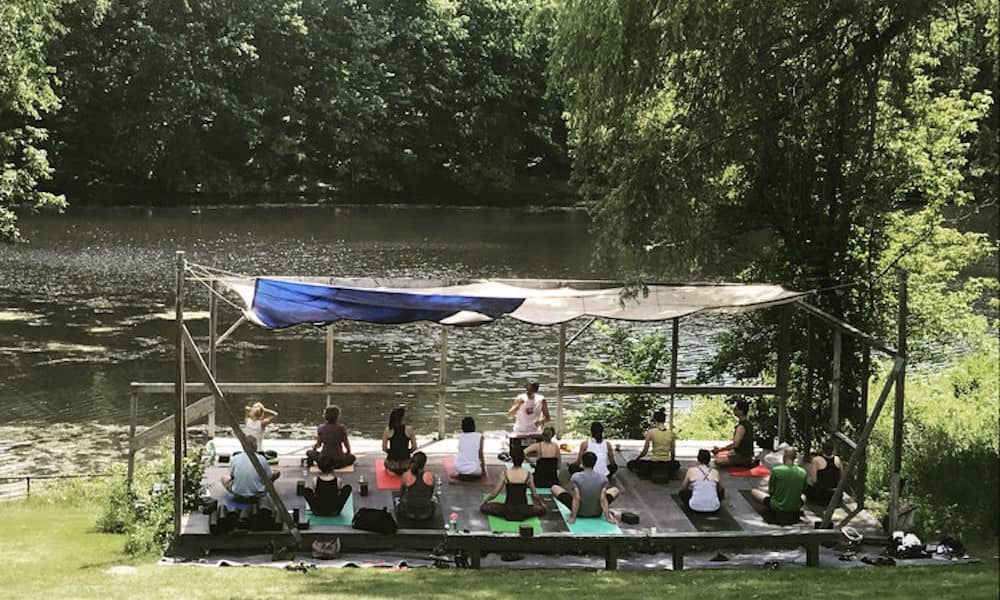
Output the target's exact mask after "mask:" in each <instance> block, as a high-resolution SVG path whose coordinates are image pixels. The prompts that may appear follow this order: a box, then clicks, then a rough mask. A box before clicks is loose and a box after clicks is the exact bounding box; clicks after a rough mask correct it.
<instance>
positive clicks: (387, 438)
mask: <svg viewBox="0 0 1000 600" xmlns="http://www.w3.org/2000/svg"><path fill="white" fill-rule="evenodd" d="M405 417H406V409H405V408H404V407H402V406H400V407H397V408H394V409H392V412H391V413H389V424H388V425H387V426H386V428H385V431H384V432H383V433H382V451H383V452H385V469H386V470H387V471H391V472H392V473H395V474H396V475H402V474H403V473H405V472H406V470H407V469H409V468H410V455H411V454H413V451H414V450H416V449H417V436H416V433H415V432H414V431H413V428H412V427H410V426H409V425H407V424H406V423H405V422H404V419H405Z"/></svg>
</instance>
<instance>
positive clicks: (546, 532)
mask: <svg viewBox="0 0 1000 600" xmlns="http://www.w3.org/2000/svg"><path fill="white" fill-rule="evenodd" d="M213 442H214V444H215V447H216V449H217V452H218V454H219V455H220V456H227V455H228V453H229V452H231V451H232V450H233V449H236V448H238V444H237V443H236V441H235V440H234V439H231V438H229V439H226V438H223V439H216V440H214V441H213ZM570 443H571V445H572V446H573V447H574V448H575V447H577V444H575V443H573V442H570ZM612 443H613V444H616V446H617V447H618V450H617V451H616V460H617V462H618V464H619V465H620V466H621V470H619V472H618V475H617V476H616V481H615V485H617V486H618V487H619V488H620V489H621V494H620V496H619V497H618V499H617V500H616V502H615V503H614V504H613V505H612V509H613V510H614V511H615V512H616V514H618V513H620V511H623V510H627V511H631V512H634V513H637V514H639V516H640V522H639V524H638V525H628V524H625V523H621V524H620V528H621V531H622V533H621V534H620V535H575V534H571V533H569V531H568V529H567V527H566V524H565V522H564V521H563V518H562V516H561V515H560V513H559V511H558V510H556V508H555V506H554V504H553V502H554V501H553V500H552V499H551V497H547V498H544V502H545V503H546V506H548V507H549V508H550V510H549V511H548V513H547V514H546V516H545V517H543V518H542V519H541V521H542V531H543V532H542V534H541V535H536V536H535V537H531V538H522V537H520V536H518V535H516V534H493V533H491V532H490V528H489V524H488V521H487V518H486V517H485V516H484V515H482V514H481V513H480V512H479V504H480V502H481V500H482V496H483V494H484V493H486V492H487V491H489V489H490V487H489V486H487V485H485V484H475V483H457V482H456V483H453V482H449V481H448V480H447V478H444V479H445V482H444V484H443V486H442V496H441V510H442V513H443V515H448V514H450V513H452V512H454V513H457V514H458V529H459V533H458V534H447V533H446V532H445V531H444V528H443V527H441V526H440V524H439V525H438V526H434V527H431V528H428V529H400V531H399V532H398V533H397V534H396V535H392V536H386V535H378V534H372V533H367V532H362V531H356V530H353V529H351V528H349V527H333V526H316V525H313V526H312V527H311V528H309V529H308V530H303V531H302V534H303V540H304V546H305V547H308V545H309V544H310V543H311V542H312V541H313V540H317V539H321V540H328V539H330V538H332V537H340V539H341V544H342V548H343V551H344V552H350V551H352V550H365V551H370V550H404V549H405V550H421V551H431V550H433V549H438V550H444V551H449V550H450V551H454V550H463V551H465V552H466V553H467V554H468V555H469V557H470V560H471V562H472V564H473V566H478V563H479V557H480V556H481V554H482V553H483V552H499V551H519V552H533V553H554V554H560V553H562V554H565V553H570V552H577V553H579V552H583V553H588V554H598V555H603V556H605V559H606V564H607V566H608V568H609V569H613V568H615V565H616V562H617V557H618V556H619V555H620V554H623V553H626V552H654V551H657V552H658V551H669V552H672V553H673V554H674V568H681V567H682V566H683V555H684V553H685V552H687V551H690V550H691V549H692V548H693V547H697V548H699V549H714V548H720V549H721V548H764V549H778V548H787V547H805V548H806V550H807V559H808V560H807V562H810V563H812V562H813V559H814V558H815V556H817V551H818V545H819V544H820V543H823V542H827V541H835V540H837V539H839V537H840V533H839V532H838V531H831V530H817V529H815V528H814V523H815V522H818V521H819V520H820V516H819V515H817V514H816V513H815V512H813V511H811V510H809V509H808V508H807V509H805V511H804V512H805V514H806V518H805V519H803V521H802V522H801V524H799V525H797V526H796V525H793V526H784V527H782V526H776V525H771V524H768V523H766V522H765V521H764V519H763V518H762V517H761V515H760V514H759V513H758V512H757V510H756V509H755V508H754V507H753V506H752V505H751V503H750V501H749V500H748V499H747V498H746V496H745V493H742V492H741V491H742V490H749V489H751V488H753V487H756V486H758V485H761V483H762V480H760V479H757V478H745V477H731V476H730V475H729V474H728V473H725V471H724V470H723V471H722V484H723V486H725V488H726V499H725V500H724V501H723V509H724V510H725V511H726V512H727V513H728V514H729V515H730V516H731V517H732V518H731V519H727V520H726V522H727V523H728V528H727V529H726V530H719V529H720V527H719V525H718V523H716V524H715V525H713V526H711V527H708V528H706V527H705V524H704V523H696V522H693V521H692V520H691V519H689V518H688V516H687V515H686V514H685V513H684V511H683V510H682V509H681V506H680V504H679V503H678V502H677V501H675V500H674V498H672V496H673V495H676V494H677V492H678V491H679V489H680V482H679V481H673V482H671V483H669V484H655V483H652V482H650V481H645V480H640V479H638V478H637V477H635V476H634V475H633V474H632V473H629V472H628V471H627V469H625V468H624V465H625V463H626V462H627V460H628V459H630V458H633V457H634V456H635V455H636V454H638V450H639V448H640V447H641V443H639V442H635V441H622V442H618V443H616V442H614V441H613V442H612ZM713 443H715V442H710V441H700V442H699V441H688V442H678V447H677V457H678V460H680V461H681V462H682V464H683V465H684V466H689V465H693V464H694V462H695V461H694V457H695V455H696V454H697V451H698V449H699V448H703V447H711V446H712V445H713ZM309 446H311V444H310V442H309V441H308V440H267V441H266V442H265V448H267V449H273V450H276V451H277V452H278V453H279V464H278V465H277V466H275V467H272V468H273V469H277V470H280V471H281V473H282V475H281V477H280V478H279V479H278V480H277V482H276V487H277V490H278V492H279V493H280V494H281V496H282V499H283V501H284V502H285V504H286V506H287V507H288V509H289V510H293V509H295V508H299V509H300V512H301V513H303V514H304V513H305V500H304V498H302V497H299V496H296V495H295V488H296V484H297V482H298V481H301V480H302V479H303V469H302V467H301V464H300V463H301V459H302V457H303V456H304V453H305V449H306V448H307V447H309ZM352 446H353V448H352V449H353V451H354V453H355V455H356V456H357V457H358V461H357V463H356V465H355V468H354V471H353V472H352V473H340V474H338V476H339V478H340V479H341V481H342V483H348V484H351V486H352V487H353V488H354V496H353V500H354V508H355V510H357V509H358V508H361V507H373V508H382V507H389V508H391V507H392V491H390V490H380V489H378V487H377V485H376V478H375V460H376V459H379V458H381V457H382V452H381V448H380V445H379V443H378V442H376V441H365V440H357V441H353V440H352ZM505 446H506V441H505V439H504V438H503V437H501V436H490V437H488V438H487V445H486V450H485V453H486V460H487V468H488V469H489V471H490V474H491V477H492V481H497V477H498V476H499V474H500V472H501V470H502V469H503V466H502V465H501V464H500V463H499V461H498V460H497V458H496V455H497V453H498V452H500V451H502V450H503V449H505ZM421 450H422V451H423V452H425V453H426V454H427V456H428V467H429V469H430V470H432V471H433V472H434V473H435V474H437V475H439V476H441V477H443V475H444V469H443V467H442V460H443V459H444V458H445V457H447V456H452V455H453V454H454V452H455V440H443V441H439V442H433V443H430V444H428V445H425V446H423V447H422V448H421ZM574 456H575V454H574V455H568V454H567V455H564V459H563V463H564V464H563V467H562V468H563V472H562V477H561V479H562V480H563V481H568V474H567V473H566V467H565V463H566V462H568V461H569V460H572V459H573V458H574ZM225 472H226V467H225V465H224V464H223V465H216V466H213V467H211V468H209V469H208V471H207V472H206V476H205V480H206V484H207V487H208V489H209V492H210V493H211V494H212V496H213V497H216V498H217V499H220V500H224V499H225V497H226V492H225V490H224V489H223V487H222V485H221V483H220V482H219V480H220V478H221V477H222V475H223V474H224V473H225ZM361 476H364V477H365V479H366V480H367V481H368V482H369V495H368V496H361V495H360V494H359V493H358V479H359V477H361ZM851 525H852V526H854V527H855V528H857V529H859V530H860V531H861V532H862V533H864V534H865V535H866V537H869V536H880V535H882V534H881V531H880V530H879V528H878V524H877V523H876V522H875V520H874V519H873V518H872V517H871V515H869V514H868V513H866V512H865V511H861V512H860V513H859V514H858V516H856V517H854V519H853V520H852V521H851ZM699 527H701V528H700V529H699ZM272 543H274V544H275V545H277V546H289V545H290V544H291V543H292V538H291V537H290V536H289V534H288V533H287V532H249V533H242V534H236V533H232V534H221V535H213V534H211V533H210V531H209V519H208V517H206V516H204V515H199V514H193V515H187V516H186V517H185V518H184V520H183V522H182V532H181V535H180V538H179V539H178V540H176V542H175V544H174V546H173V551H174V553H175V554H177V555H183V556H204V555H205V554H207V553H210V552H227V551H228V552H231V551H244V550H263V549H266V548H270V547H271V544H272Z"/></svg>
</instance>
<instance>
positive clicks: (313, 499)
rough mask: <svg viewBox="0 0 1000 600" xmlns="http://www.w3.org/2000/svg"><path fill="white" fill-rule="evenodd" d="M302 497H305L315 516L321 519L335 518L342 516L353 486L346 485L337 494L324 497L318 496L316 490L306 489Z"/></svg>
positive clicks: (324, 495)
mask: <svg viewBox="0 0 1000 600" xmlns="http://www.w3.org/2000/svg"><path fill="white" fill-rule="evenodd" d="M302 495H303V496H305V498H306V502H308V503H309V508H310V509H311V510H312V512H313V514H314V515H316V516H319V517H335V516H337V515H339V514H340V511H342V510H344V505H345V504H347V499H348V498H350V497H351V486H349V485H345V486H344V487H342V488H340V489H339V490H337V493H336V494H323V496H322V497H320V496H318V495H317V494H316V491H315V490H314V489H312V488H305V489H304V490H302Z"/></svg>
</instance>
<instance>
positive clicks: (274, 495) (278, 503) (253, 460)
mask: <svg viewBox="0 0 1000 600" xmlns="http://www.w3.org/2000/svg"><path fill="white" fill-rule="evenodd" d="M181 333H182V335H183V339H184V343H185V344H186V345H187V347H188V349H189V350H191V358H192V359H193V360H194V363H195V367H197V370H198V374H199V375H201V379H202V381H204V382H205V385H207V386H208V387H209V388H210V389H211V390H212V395H213V396H215V402H216V406H221V407H222V415H223V416H224V417H225V419H226V421H227V422H228V423H229V427H230V429H232V431H233V435H234V436H236V439H237V440H239V441H240V447H242V448H243V452H245V453H246V454H247V456H248V457H249V458H250V464H251V465H253V468H254V471H256V472H257V477H259V478H260V481H261V483H263V484H264V488H265V489H266V490H267V495H268V496H270V497H271V502H273V503H274V510H275V511H276V512H277V513H278V517H279V518H281V520H282V522H283V523H284V524H285V526H286V527H288V532H289V533H291V534H292V537H293V538H294V539H295V542H296V544H300V543H302V534H301V533H300V532H299V525H298V523H296V522H295V520H294V519H292V515H291V514H289V512H288V509H287V508H286V507H285V503H284V501H283V500H282V499H281V495H280V494H278V490H277V489H275V487H274V482H273V481H271V478H270V477H268V476H267V471H265V470H264V466H263V465H262V464H261V462H260V456H261V455H260V454H258V453H257V452H256V449H255V448H253V447H251V446H250V442H249V441H248V440H247V436H246V434H244V433H243V427H241V424H240V420H239V418H238V417H237V413H235V412H234V411H233V408H232V406H230V404H229V400H227V399H226V397H225V396H224V395H223V394H222V390H220V389H219V384H218V383H216V381H215V378H213V377H212V373H211V372H210V371H209V370H208V365H207V364H205V359H203V358H202V356H201V353H200V352H198V347H197V346H196V345H195V343H194V338H192V337H191V333H190V332H189V331H188V330H187V327H183V326H182V327H181ZM174 528H175V535H180V519H179V518H178V519H177V521H176V523H175V524H174Z"/></svg>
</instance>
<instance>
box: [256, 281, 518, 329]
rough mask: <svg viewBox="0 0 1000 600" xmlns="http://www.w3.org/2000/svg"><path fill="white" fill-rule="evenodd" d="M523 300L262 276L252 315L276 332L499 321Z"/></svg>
mask: <svg viewBox="0 0 1000 600" xmlns="http://www.w3.org/2000/svg"><path fill="white" fill-rule="evenodd" d="M523 302H524V298H483V297H477V296H455V295H450V294H432V295H428V294H408V293H405V292H386V291H381V290H370V289H364V288H351V287H337V286H326V285H314V284H308V283H301V282H296V281H284V280H280V279H267V278H264V277H259V278H257V282H256V286H255V291H254V298H253V312H254V314H255V315H256V316H257V318H258V319H259V320H260V322H261V323H263V324H264V325H266V326H267V327H271V328H281V327H291V326H293V325H300V324H303V323H331V322H334V321H340V320H347V321H363V322H366V323H384V324H396V323H411V322H413V321H435V322H436V321H440V320H442V319H446V318H448V317H450V316H451V315H453V314H455V313H456V312H459V311H462V310H467V311H472V312H477V313H482V314H484V315H487V316H489V317H491V318H494V319H495V318H497V317H500V316H503V315H505V314H509V313H511V312H514V311H515V310H517V308H518V307H519V306H521V304H522V303H523Z"/></svg>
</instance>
